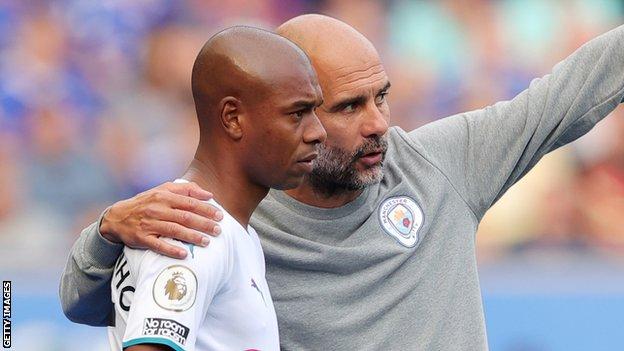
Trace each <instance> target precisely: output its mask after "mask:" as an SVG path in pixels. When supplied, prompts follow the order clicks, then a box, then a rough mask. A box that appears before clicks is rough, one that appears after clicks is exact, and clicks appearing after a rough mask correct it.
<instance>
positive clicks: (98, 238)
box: [84, 207, 124, 267]
mask: <svg viewBox="0 0 624 351" xmlns="http://www.w3.org/2000/svg"><path fill="white" fill-rule="evenodd" d="M109 208H110V207H109ZM109 208H107V209H106V210H104V212H102V214H101V215H100V218H98V221H97V222H95V223H93V224H91V225H90V226H89V227H88V228H87V229H86V230H87V231H88V232H87V233H86V234H87V237H86V239H85V251H84V256H85V258H86V259H87V260H88V261H89V262H91V263H92V264H93V265H94V266H97V267H111V266H112V265H113V264H114V263H115V261H116V260H117V258H118V257H119V255H121V252H122V251H123V248H124V245H123V244H118V243H114V242H112V241H109V240H108V239H106V238H105V237H103V236H102V234H101V233H100V225H101V224H102V218H103V217H104V215H105V214H106V212H108V209H109Z"/></svg>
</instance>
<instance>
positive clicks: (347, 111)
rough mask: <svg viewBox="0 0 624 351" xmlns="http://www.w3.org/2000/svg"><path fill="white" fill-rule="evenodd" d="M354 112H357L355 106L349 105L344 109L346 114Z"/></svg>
mask: <svg viewBox="0 0 624 351" xmlns="http://www.w3.org/2000/svg"><path fill="white" fill-rule="evenodd" d="M354 111H355V104H348V105H346V106H345V107H343V108H342V112H344V113H351V112H354Z"/></svg>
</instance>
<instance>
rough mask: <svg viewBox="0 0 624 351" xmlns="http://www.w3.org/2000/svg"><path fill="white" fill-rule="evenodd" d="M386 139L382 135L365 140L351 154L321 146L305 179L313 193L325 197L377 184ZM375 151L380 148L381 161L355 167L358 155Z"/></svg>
mask: <svg viewBox="0 0 624 351" xmlns="http://www.w3.org/2000/svg"><path fill="white" fill-rule="evenodd" d="M387 149H388V140H387V138H386V136H381V137H379V136H377V137H374V138H370V139H367V140H366V141H365V142H364V144H362V146H360V147H359V148H357V150H355V151H354V152H352V153H349V152H348V151H346V150H344V149H341V148H337V147H333V148H328V147H327V146H325V145H321V146H320V148H319V150H318V151H319V154H318V158H317V159H316V160H315V162H314V169H313V170H312V173H310V174H309V175H308V176H307V178H308V181H309V183H310V184H311V185H312V188H313V190H314V191H315V192H316V193H319V194H321V195H324V196H326V197H330V196H334V195H338V194H342V193H346V192H350V191H355V190H361V189H364V188H366V187H367V186H369V185H371V184H375V183H379V182H380V181H381V179H382V178H383V169H382V166H383V160H384V159H385V157H386V150H387ZM377 150H381V151H382V162H381V163H379V164H377V165H375V166H373V167H370V168H368V169H366V170H364V171H358V170H357V169H356V163H357V161H358V160H359V159H360V157H362V156H364V155H366V154H368V153H370V152H374V151H377Z"/></svg>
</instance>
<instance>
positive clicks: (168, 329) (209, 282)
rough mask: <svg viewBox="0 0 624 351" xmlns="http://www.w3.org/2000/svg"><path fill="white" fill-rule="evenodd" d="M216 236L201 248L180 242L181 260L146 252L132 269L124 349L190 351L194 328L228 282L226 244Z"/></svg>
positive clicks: (227, 241)
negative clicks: (155, 346)
mask: <svg viewBox="0 0 624 351" xmlns="http://www.w3.org/2000/svg"><path fill="white" fill-rule="evenodd" d="M227 239H228V238H227V235H220V236H219V237H217V238H213V239H212V240H211V241H210V245H209V246H207V247H205V248H202V247H195V246H193V245H190V244H183V243H181V242H179V241H174V240H171V239H168V240H169V241H170V242H172V243H174V244H176V245H179V246H181V247H185V248H186V249H187V250H188V251H189V253H188V255H187V258H186V259H184V260H177V259H172V258H169V257H166V256H162V255H159V254H157V253H154V252H151V251H147V252H145V254H144V256H143V258H142V259H141V261H140V262H139V264H138V265H136V267H132V269H133V270H134V271H136V272H137V273H138V274H137V281H136V287H135V289H136V290H135V292H134V298H133V300H132V305H131V307H130V311H129V314H128V320H127V323H126V330H125V333H124V336H123V348H124V349H125V348H127V347H129V346H132V345H137V344H147V343H150V344H162V345H167V346H169V347H170V348H172V349H173V350H176V351H180V350H185V351H186V350H195V341H196V339H197V332H198V328H199V327H200V326H201V324H202V322H203V320H204V318H205V316H206V311H207V309H208V306H210V303H211V301H212V300H213V298H214V297H215V295H216V294H218V292H219V290H220V289H221V288H222V286H223V285H224V284H225V282H226V281H227V276H228V274H229V272H230V270H231V260H230V257H231V251H230V246H231V243H230V242H229V240H227Z"/></svg>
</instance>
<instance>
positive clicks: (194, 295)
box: [109, 200, 279, 351]
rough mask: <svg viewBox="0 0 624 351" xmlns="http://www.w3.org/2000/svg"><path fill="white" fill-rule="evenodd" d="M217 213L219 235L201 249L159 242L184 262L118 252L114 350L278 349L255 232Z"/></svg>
mask: <svg viewBox="0 0 624 351" xmlns="http://www.w3.org/2000/svg"><path fill="white" fill-rule="evenodd" d="M210 203H212V204H213V205H215V206H217V207H219V208H220V209H222V210H223V208H222V207H221V206H219V205H218V204H217V203H216V202H215V201H213V200H211V201H210ZM223 214H224V218H223V220H222V221H221V222H220V225H221V228H222V232H221V234H220V235H219V236H218V237H215V238H211V241H210V244H209V245H208V246H207V247H199V246H194V245H190V244H184V243H182V242H180V241H176V240H172V239H166V240H168V241H169V242H170V243H174V244H175V245H178V246H180V247H183V248H186V250H188V255H187V257H186V259H184V260H177V259H173V258H169V257H166V256H162V255H159V254H157V253H154V252H152V251H147V250H138V249H131V248H128V247H126V248H125V249H124V252H123V255H122V256H121V257H120V258H119V259H118V261H117V263H116V265H115V270H114V272H113V280H112V282H111V291H112V294H111V297H112V301H113V304H114V308H115V326H114V327H109V341H110V343H111V348H112V349H113V350H122V349H123V348H126V347H129V346H132V345H137V344H145V343H157V344H163V345H167V346H169V347H171V348H172V349H174V350H200V351H201V350H228V351H230V350H279V336H278V330H277V319H276V317H275V310H274V308H273V301H272V300H271V294H270V293H269V288H268V286H267V283H266V279H265V263H264V254H263V253H262V247H261V246H260V241H259V239H258V235H257V234H256V231H255V230H254V229H253V228H252V227H248V230H245V229H244V228H243V227H242V226H241V225H240V224H239V223H238V222H237V221H236V220H235V219H234V218H233V217H232V216H231V215H229V214H228V213H227V211H225V210H223Z"/></svg>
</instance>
